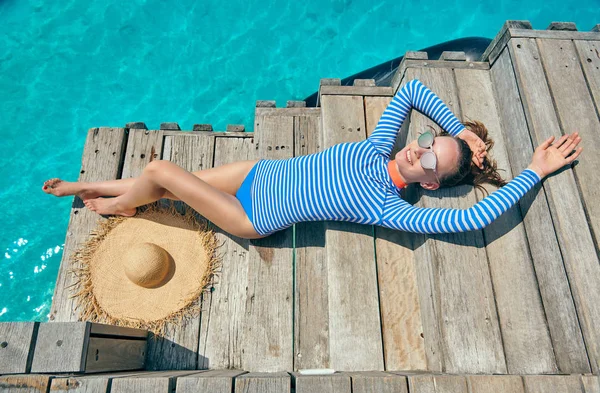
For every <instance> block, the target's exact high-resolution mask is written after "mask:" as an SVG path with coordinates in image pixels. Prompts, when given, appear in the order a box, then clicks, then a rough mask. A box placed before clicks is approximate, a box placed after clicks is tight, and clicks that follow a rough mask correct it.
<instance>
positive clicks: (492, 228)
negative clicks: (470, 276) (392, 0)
mask: <svg viewBox="0 0 600 393" xmlns="http://www.w3.org/2000/svg"><path fill="white" fill-rule="evenodd" d="M454 72H455V76H456V85H457V87H458V92H459V101H460V108H461V110H462V114H463V118H465V119H476V120H479V121H481V122H482V123H483V124H485V125H486V128H487V129H488V131H489V136H490V137H491V138H492V139H493V140H494V142H495V144H494V147H493V149H492V150H491V152H490V155H491V157H493V159H494V160H496V162H497V163H498V168H501V169H504V172H503V173H502V174H503V177H504V178H505V179H507V180H510V179H512V178H513V177H514V175H515V174H513V173H512V171H511V170H510V164H509V160H508V153H507V149H506V146H505V144H504V137H503V134H504V133H508V132H511V131H512V130H511V129H510V128H506V127H503V125H502V124H501V120H500V117H499V114H498V111H497V110H496V100H495V97H494V90H493V86H492V81H491V79H490V75H489V71H483V70H455V71H454ZM496 189H497V187H494V186H486V190H487V191H488V192H489V193H492V192H494V191H495V190H496ZM475 194H476V195H477V197H478V198H477V199H478V200H481V199H483V197H485V195H482V193H480V192H476V193H475ZM483 234H484V239H485V243H486V252H487V257H488V261H489V267H490V272H491V276H492V283H493V287H494V295H495V299H496V307H497V309H498V316H499V320H500V330H501V333H502V342H503V346H504V354H505V357H506V365H507V371H508V372H509V373H510V374H538V373H539V374H542V373H554V372H556V371H557V367H556V361H555V359H554V350H553V348H552V341H551V340H550V334H549V330H548V326H547V322H546V318H545V315H544V308H543V305H542V301H541V296H540V293H539V290H538V282H537V278H536V276H535V270H534V267H533V263H532V259H531V255H530V252H529V246H528V244H527V234H526V233H525V227H524V225H523V222H522V216H521V212H520V210H519V206H518V205H516V206H514V207H513V208H511V209H510V210H509V211H507V212H506V213H504V214H503V215H502V216H501V217H499V218H498V219H497V220H496V221H494V222H493V223H492V224H491V225H489V226H488V227H486V228H485V229H484V231H483Z"/></svg>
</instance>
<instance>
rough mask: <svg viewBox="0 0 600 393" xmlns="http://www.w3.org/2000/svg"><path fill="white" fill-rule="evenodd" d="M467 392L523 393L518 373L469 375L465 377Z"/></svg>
mask: <svg viewBox="0 0 600 393" xmlns="http://www.w3.org/2000/svg"><path fill="white" fill-rule="evenodd" d="M467 384H468V385H469V388H470V391H469V393H495V392H498V393H525V390H524V389H525V388H524V387H523V379H522V378H521V377H520V376H518V375H471V376H468V377H467Z"/></svg>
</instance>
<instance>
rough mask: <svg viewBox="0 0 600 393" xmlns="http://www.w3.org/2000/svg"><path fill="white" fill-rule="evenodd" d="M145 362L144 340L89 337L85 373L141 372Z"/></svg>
mask: <svg viewBox="0 0 600 393" xmlns="http://www.w3.org/2000/svg"><path fill="white" fill-rule="evenodd" d="M145 360H146V340H124V339H116V338H101V337H90V339H89V344H88V351H87V356H86V362H85V372H86V373H93V372H106V371H120V370H142V369H143V368H144V362H145Z"/></svg>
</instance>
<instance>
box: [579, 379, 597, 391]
mask: <svg viewBox="0 0 600 393" xmlns="http://www.w3.org/2000/svg"><path fill="white" fill-rule="evenodd" d="M581 383H582V385H583V391H584V392H585V393H600V377H598V376H597V375H582V376H581Z"/></svg>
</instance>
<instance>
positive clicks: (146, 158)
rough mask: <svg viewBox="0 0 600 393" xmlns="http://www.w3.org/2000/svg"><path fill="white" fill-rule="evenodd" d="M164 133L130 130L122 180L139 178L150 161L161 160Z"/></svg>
mask: <svg viewBox="0 0 600 393" xmlns="http://www.w3.org/2000/svg"><path fill="white" fill-rule="evenodd" d="M162 144H163V131H160V130H157V131H150V130H133V129H132V130H129V137H128V138H127V151H126V152H125V157H124V161H123V173H122V175H121V178H123V179H127V178H130V177H138V176H140V175H141V174H142V171H143V170H144V168H145V167H146V165H148V163H149V162H150V161H155V160H160V152H161V151H162Z"/></svg>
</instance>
